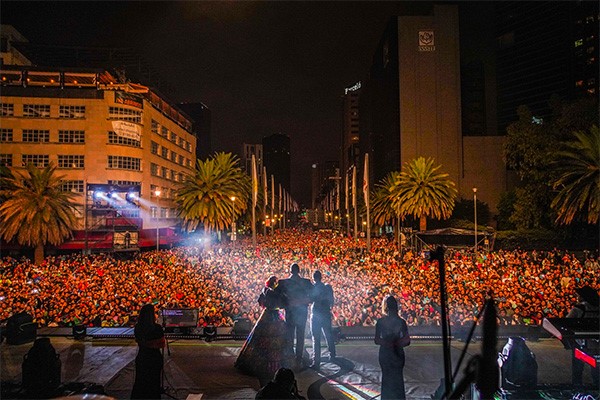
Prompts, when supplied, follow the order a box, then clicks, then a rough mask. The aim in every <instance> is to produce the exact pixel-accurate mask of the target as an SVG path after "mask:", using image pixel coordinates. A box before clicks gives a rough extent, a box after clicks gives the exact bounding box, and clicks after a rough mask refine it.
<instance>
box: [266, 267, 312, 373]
mask: <svg viewBox="0 0 600 400" xmlns="http://www.w3.org/2000/svg"><path fill="white" fill-rule="evenodd" d="M290 272H291V275H290V276H289V277H288V278H287V279H281V280H279V284H278V285H277V287H276V288H275V291H276V292H278V293H279V294H280V295H281V298H282V299H283V305H284V308H285V324H286V327H287V333H288V339H289V340H290V343H294V335H295V337H296V346H295V347H296V363H297V364H298V366H301V365H302V355H303V354H304V335H305V333H306V319H307V317H308V305H309V304H310V302H311V300H310V293H311V290H312V284H311V283H310V281H309V280H308V279H306V278H302V277H301V276H300V267H299V266H298V264H296V263H294V264H292V265H291V267H290Z"/></svg>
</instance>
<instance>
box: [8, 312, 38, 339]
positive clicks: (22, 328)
mask: <svg viewBox="0 0 600 400" xmlns="http://www.w3.org/2000/svg"><path fill="white" fill-rule="evenodd" d="M36 336H37V324H36V323H34V322H33V317H32V316H31V315H29V314H27V313H26V312H20V313H18V314H15V315H13V316H12V317H10V318H9V319H8V321H7V322H6V343H7V344H23V343H29V342H33V341H34V340H35V338H36Z"/></svg>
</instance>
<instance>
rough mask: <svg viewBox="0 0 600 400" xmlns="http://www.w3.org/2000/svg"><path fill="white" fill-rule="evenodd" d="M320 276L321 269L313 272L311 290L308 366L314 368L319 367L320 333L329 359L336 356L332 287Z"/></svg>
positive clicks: (331, 359)
mask: <svg viewBox="0 0 600 400" xmlns="http://www.w3.org/2000/svg"><path fill="white" fill-rule="evenodd" d="M322 278H323V275H322V274H321V271H319V270H317V271H315V272H314V273H313V280H314V284H313V287H312V291H311V300H312V302H313V303H312V307H311V317H310V329H311V334H312V343H313V359H312V363H311V366H310V367H311V368H316V369H319V367H320V365H321V333H323V336H325V341H326V342H327V349H328V350H329V360H330V361H333V360H334V359H335V357H336V352H335V340H334V339H333V330H332V328H331V308H332V307H333V302H334V296H333V288H332V287H331V285H329V284H324V283H323V282H322Z"/></svg>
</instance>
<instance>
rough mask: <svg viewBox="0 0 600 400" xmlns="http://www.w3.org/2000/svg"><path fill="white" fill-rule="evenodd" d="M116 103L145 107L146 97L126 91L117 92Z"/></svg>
mask: <svg viewBox="0 0 600 400" xmlns="http://www.w3.org/2000/svg"><path fill="white" fill-rule="evenodd" d="M115 103H117V104H123V105H126V106H132V107H137V108H144V99H143V98H142V97H140V96H136V95H135V94H131V93H126V92H115Z"/></svg>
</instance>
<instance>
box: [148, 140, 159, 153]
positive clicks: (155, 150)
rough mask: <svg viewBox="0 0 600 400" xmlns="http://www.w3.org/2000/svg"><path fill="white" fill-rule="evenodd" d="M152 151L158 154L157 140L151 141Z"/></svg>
mask: <svg viewBox="0 0 600 400" xmlns="http://www.w3.org/2000/svg"><path fill="white" fill-rule="evenodd" d="M150 152H151V153H152V154H158V143H156V142H155V141H152V142H150Z"/></svg>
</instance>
